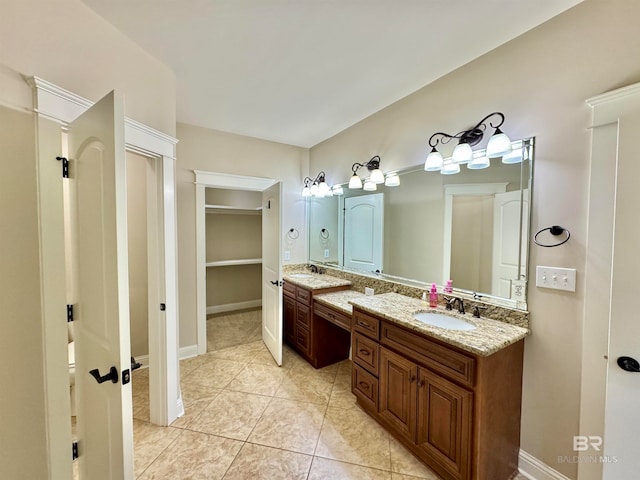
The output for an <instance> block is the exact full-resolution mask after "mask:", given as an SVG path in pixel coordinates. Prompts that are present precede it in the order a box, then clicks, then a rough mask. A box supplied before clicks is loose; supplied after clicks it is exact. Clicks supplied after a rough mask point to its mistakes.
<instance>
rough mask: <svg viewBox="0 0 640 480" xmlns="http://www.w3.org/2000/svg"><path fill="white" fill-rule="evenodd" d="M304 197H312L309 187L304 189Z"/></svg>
mask: <svg viewBox="0 0 640 480" xmlns="http://www.w3.org/2000/svg"><path fill="white" fill-rule="evenodd" d="M302 196H303V197H310V196H311V189H310V188H309V187H304V188H303V189H302Z"/></svg>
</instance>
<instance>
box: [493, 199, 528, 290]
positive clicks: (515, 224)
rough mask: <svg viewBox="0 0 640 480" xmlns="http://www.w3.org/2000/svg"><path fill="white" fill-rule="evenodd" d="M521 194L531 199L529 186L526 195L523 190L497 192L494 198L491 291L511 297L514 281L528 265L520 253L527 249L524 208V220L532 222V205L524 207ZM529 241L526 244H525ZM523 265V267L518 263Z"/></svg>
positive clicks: (526, 223)
mask: <svg viewBox="0 0 640 480" xmlns="http://www.w3.org/2000/svg"><path fill="white" fill-rule="evenodd" d="M521 198H524V202H527V198H529V196H528V190H526V189H525V190H524V191H523V193H522V197H521V195H520V190H515V191H512V192H505V193H496V195H495V197H494V202H493V261H492V269H491V293H492V294H493V295H497V296H499V297H504V298H511V282H512V281H513V280H518V279H520V273H521V272H525V271H526V268H524V267H525V265H523V262H524V261H525V259H526V255H523V258H522V260H520V259H519V253H520V251H521V250H522V252H526V248H521V246H520V242H521V240H522V242H527V241H528V240H529V239H528V236H523V237H526V238H522V239H521V238H520V212H521V211H522V212H523V215H524V216H523V219H522V222H523V223H522V224H523V225H528V224H529V218H528V215H529V206H528V204H527V203H525V205H524V208H521V204H522V202H521ZM525 245H526V244H525ZM518 265H520V267H519V266H518Z"/></svg>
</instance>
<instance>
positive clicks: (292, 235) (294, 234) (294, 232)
mask: <svg viewBox="0 0 640 480" xmlns="http://www.w3.org/2000/svg"><path fill="white" fill-rule="evenodd" d="M299 236H300V232H299V231H298V229H297V228H290V229H289V231H288V232H287V237H289V238H290V239H291V240H295V239H296V238H298V237H299Z"/></svg>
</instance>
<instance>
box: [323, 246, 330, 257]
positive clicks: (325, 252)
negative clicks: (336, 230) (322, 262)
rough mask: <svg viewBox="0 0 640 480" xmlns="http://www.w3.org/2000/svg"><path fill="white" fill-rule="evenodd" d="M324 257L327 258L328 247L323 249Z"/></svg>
mask: <svg viewBox="0 0 640 480" xmlns="http://www.w3.org/2000/svg"><path fill="white" fill-rule="evenodd" d="M324 258H329V249H328V248H325V249H324Z"/></svg>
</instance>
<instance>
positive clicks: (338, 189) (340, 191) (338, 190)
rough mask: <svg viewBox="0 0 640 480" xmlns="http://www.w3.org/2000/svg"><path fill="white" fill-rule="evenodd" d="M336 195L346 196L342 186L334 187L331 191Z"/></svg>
mask: <svg viewBox="0 0 640 480" xmlns="http://www.w3.org/2000/svg"><path fill="white" fill-rule="evenodd" d="M331 190H332V192H333V194H334V195H342V194H344V190H343V189H342V185H334V186H333V188H332V189H331Z"/></svg>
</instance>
